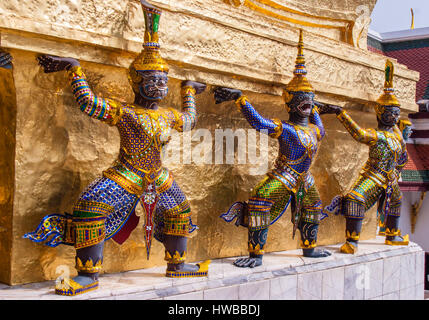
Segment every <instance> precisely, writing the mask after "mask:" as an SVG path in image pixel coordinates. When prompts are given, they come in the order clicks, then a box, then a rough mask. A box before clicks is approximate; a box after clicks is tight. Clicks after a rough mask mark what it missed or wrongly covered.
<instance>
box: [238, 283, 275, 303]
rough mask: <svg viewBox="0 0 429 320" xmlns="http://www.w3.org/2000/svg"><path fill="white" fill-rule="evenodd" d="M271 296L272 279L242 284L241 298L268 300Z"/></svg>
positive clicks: (240, 289) (239, 293) (240, 288)
mask: <svg viewBox="0 0 429 320" xmlns="http://www.w3.org/2000/svg"><path fill="white" fill-rule="evenodd" d="M269 298H270V280H263V281H256V282H249V283H243V284H240V286H239V287H238V299H239V300H268V299H269Z"/></svg>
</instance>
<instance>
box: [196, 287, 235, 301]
mask: <svg viewBox="0 0 429 320" xmlns="http://www.w3.org/2000/svg"><path fill="white" fill-rule="evenodd" d="M203 298H204V300H238V285H235V286H229V287H220V288H216V289H207V290H204V292H203Z"/></svg>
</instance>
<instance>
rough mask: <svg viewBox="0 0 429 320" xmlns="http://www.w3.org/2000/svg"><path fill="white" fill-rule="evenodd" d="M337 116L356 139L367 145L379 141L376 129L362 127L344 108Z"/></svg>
mask: <svg viewBox="0 0 429 320" xmlns="http://www.w3.org/2000/svg"><path fill="white" fill-rule="evenodd" d="M337 118H338V120H340V122H341V123H342V124H343V126H344V127H345V128H346V129H347V131H348V132H349V133H350V135H351V136H352V137H353V138H354V139H355V140H356V141H359V142H361V143H365V144H367V145H371V144H374V143H375V142H377V134H376V132H375V130H373V129H369V130H365V129H362V128H361V127H360V126H359V125H358V124H357V123H356V122H354V121H353V119H352V118H351V117H350V116H349V115H348V114H347V112H346V111H345V110H342V111H341V113H340V114H339V115H337Z"/></svg>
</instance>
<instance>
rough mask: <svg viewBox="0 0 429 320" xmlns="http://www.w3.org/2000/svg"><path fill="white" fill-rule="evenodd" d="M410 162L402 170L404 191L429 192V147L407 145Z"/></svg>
mask: <svg viewBox="0 0 429 320" xmlns="http://www.w3.org/2000/svg"><path fill="white" fill-rule="evenodd" d="M407 151H408V162H407V164H406V165H405V167H404V169H403V170H402V174H401V180H400V181H399V185H400V186H401V190H402V191H426V190H429V145H427V144H413V143H407Z"/></svg>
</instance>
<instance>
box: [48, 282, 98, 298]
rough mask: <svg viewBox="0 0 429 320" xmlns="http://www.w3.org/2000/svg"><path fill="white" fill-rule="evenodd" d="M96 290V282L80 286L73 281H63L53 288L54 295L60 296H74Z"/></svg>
mask: <svg viewBox="0 0 429 320" xmlns="http://www.w3.org/2000/svg"><path fill="white" fill-rule="evenodd" d="M96 289H98V281H95V282H93V283H90V284H88V285H86V286H82V285H81V284H79V283H77V282H76V281H74V280H73V279H63V280H61V282H60V283H58V284H57V285H56V286H55V293H56V294H59V295H62V296H76V295H78V294H82V293H85V292H88V291H92V290H96Z"/></svg>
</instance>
